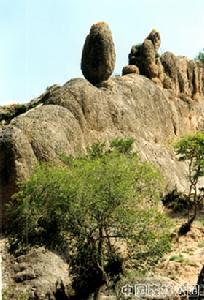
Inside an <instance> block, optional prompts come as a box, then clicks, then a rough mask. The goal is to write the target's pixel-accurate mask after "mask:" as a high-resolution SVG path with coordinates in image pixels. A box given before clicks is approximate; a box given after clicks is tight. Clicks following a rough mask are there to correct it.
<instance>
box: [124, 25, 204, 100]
mask: <svg viewBox="0 0 204 300" xmlns="http://www.w3.org/2000/svg"><path fill="white" fill-rule="evenodd" d="M160 44H161V39H160V34H159V32H158V31H156V30H152V31H151V32H150V34H149V35H148V37H147V38H146V39H145V40H144V42H143V43H142V44H138V45H134V46H132V48H131V52H130V54H129V56H128V59H129V65H136V66H137V67H138V68H139V72H140V74H141V75H145V76H146V77H148V78H150V79H151V80H152V81H153V82H154V83H156V84H158V85H160V86H162V87H164V88H165V89H171V90H172V91H173V93H174V94H175V95H176V96H178V97H182V96H183V95H184V96H187V97H191V98H193V99H198V98H199V97H204V66H203V65H202V64H201V63H200V62H198V61H195V60H189V59H187V57H184V56H175V55H174V54H173V53H171V52H165V53H164V54H162V55H161V56H160V55H159V53H158V50H159V47H160Z"/></svg>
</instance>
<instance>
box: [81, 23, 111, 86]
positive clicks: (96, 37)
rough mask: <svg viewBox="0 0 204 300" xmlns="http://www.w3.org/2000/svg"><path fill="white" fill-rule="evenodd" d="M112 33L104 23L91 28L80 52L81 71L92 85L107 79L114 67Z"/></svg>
mask: <svg viewBox="0 0 204 300" xmlns="http://www.w3.org/2000/svg"><path fill="white" fill-rule="evenodd" d="M115 59H116V55H115V46H114V43H113V39H112V33H111V31H110V29H109V27H108V25H107V24H106V23H104V22H100V23H96V24H94V25H92V26H91V29H90V33H89V35H88V36H87V37H86V40H85V44H84V47H83V51H82V59H81V70H82V73H83V75H84V77H85V78H86V79H87V80H88V81H89V82H90V83H92V84H93V85H96V84H99V83H101V82H103V81H106V80H108V79H109V77H110V76H111V75H112V72H113V70H114V67H115Z"/></svg>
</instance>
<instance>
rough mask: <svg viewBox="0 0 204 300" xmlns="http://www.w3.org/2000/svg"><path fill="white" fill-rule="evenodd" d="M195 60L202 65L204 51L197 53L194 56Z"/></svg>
mask: <svg viewBox="0 0 204 300" xmlns="http://www.w3.org/2000/svg"><path fill="white" fill-rule="evenodd" d="M196 60H198V61H200V62H201V63H202V64H204V49H203V50H202V51H200V52H199V53H198V55H197V56H196Z"/></svg>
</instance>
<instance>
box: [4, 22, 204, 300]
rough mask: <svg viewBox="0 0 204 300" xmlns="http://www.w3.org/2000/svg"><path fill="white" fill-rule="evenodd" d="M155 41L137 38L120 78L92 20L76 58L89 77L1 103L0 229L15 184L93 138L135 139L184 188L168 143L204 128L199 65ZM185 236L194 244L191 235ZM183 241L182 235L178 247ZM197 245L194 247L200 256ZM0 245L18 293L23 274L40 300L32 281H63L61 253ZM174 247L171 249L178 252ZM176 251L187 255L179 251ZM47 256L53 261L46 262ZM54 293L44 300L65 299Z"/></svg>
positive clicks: (174, 185)
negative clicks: (19, 251)
mask: <svg viewBox="0 0 204 300" xmlns="http://www.w3.org/2000/svg"><path fill="white" fill-rule="evenodd" d="M98 44H100V47H97V45H98ZM159 46H160V35H159V33H158V32H157V31H155V30H153V31H152V32H151V33H150V34H149V35H148V37H147V38H146V39H145V40H144V42H143V43H142V44H138V45H134V46H133V47H132V48H131V52H130V54H129V62H128V63H129V64H128V65H127V66H125V67H124V68H123V74H124V76H116V77H112V78H109V76H110V75H111V73H112V71H113V68H114V65H115V48H114V43H113V41H112V36H111V32H110V31H109V28H108V27H107V24H105V23H103V22H102V23H97V24H95V25H93V26H92V28H91V30H90V34H89V35H88V36H87V38H86V42H85V45H84V48H83V53H82V62H81V68H82V71H83V74H84V76H85V77H86V78H87V79H88V80H89V81H90V82H91V83H90V82H89V81H88V80H87V79H72V80H70V81H68V82H67V83H65V84H64V85H63V86H58V85H53V86H52V87H50V88H48V89H47V90H46V92H45V93H44V94H43V95H41V96H39V97H38V98H37V99H34V100H32V101H31V102H30V103H28V104H24V105H12V106H7V107H0V122H1V126H0V204H1V205H0V218H1V222H0V224H1V230H2V229H4V228H5V227H6V215H5V205H6V203H7V202H8V201H9V200H10V198H11V195H12V194H13V193H14V192H15V191H17V182H18V181H19V180H21V179H24V178H27V177H28V176H29V175H30V174H31V172H32V169H33V168H34V166H35V165H36V163H37V162H49V161H55V162H58V163H61V161H60V155H62V154H66V155H70V154H71V155H76V154H78V153H80V152H86V149H87V147H89V146H90V145H92V144H93V143H94V142H98V141H100V142H105V143H107V144H108V143H109V142H110V141H111V140H112V139H113V138H116V137H132V138H133V139H134V141H135V142H134V147H135V150H137V151H138V153H139V154H140V156H141V157H142V159H143V160H147V161H150V162H152V163H154V164H156V165H157V166H158V167H159V168H160V169H161V172H162V174H163V175H164V177H165V179H166V192H171V191H172V190H174V189H178V190H179V191H185V190H187V187H188V183H187V179H186V177H185V174H186V171H187V166H186V165H185V163H183V162H178V160H177V158H176V157H175V153H174V152H173V148H172V143H173V141H174V140H175V139H177V138H178V137H180V136H182V135H183V134H186V133H189V132H193V131H196V130H204V68H203V66H202V65H200V63H199V62H195V61H192V60H188V59H187V58H185V57H176V56H175V55H173V54H172V53H169V52H167V53H164V54H163V55H162V56H161V57H160V56H159V54H158V49H159ZM104 49H105V50H104ZM101 51H102V52H103V53H99V52H101ZM100 54H101V55H102V56H100ZM100 57H102V58H103V59H100ZM93 58H94V64H93ZM104 66H105V67H104ZM96 75H98V77H97V78H95V77H96ZM96 79H97V80H96ZM104 80H106V81H104ZM195 232H199V237H200V239H199V241H197V242H198V243H201V242H202V239H203V234H204V233H203V230H202V228H201V229H200V228H199V229H197V231H196V230H195ZM187 239H188V240H187V242H189V241H190V242H192V236H188V237H187ZM185 241H186V240H185V238H184V239H183V244H184V248H185ZM198 243H197V244H198ZM2 244H3V246H2ZM197 244H196V245H195V244H194V246H195V247H194V248H195V249H194V250H195V251H194V252H195V253H196V254H197V255H200V252H199V251H197V250H196V249H197V248H198V245H197ZM0 247H1V249H0V250H1V251H0V252H5V255H4V257H5V263H4V266H6V267H8V272H7V271H4V280H5V282H7V286H12V285H15V286H16V284H19V283H20V292H21V291H23V282H24V281H25V280H27V283H26V286H27V289H28V290H31V292H32V293H31V294H32V297H31V298H29V299H41V298H36V297H37V296H36V297H35V291H36V290H35V288H36V286H38V295H40V294H41V292H42V290H43V293H44V294H46V293H47V292H48V291H49V292H50V294H52V295H55V294H56V293H57V292H59V290H60V291H61V292H62V290H63V287H62V286H60V288H57V287H56V280H57V277H56V274H57V275H60V276H59V277H60V278H61V277H62V278H61V279H62V280H63V281H66V279H65V277H66V276H67V278H68V275H67V274H68V273H67V272H68V271H67V268H68V266H67V264H66V263H65V262H64V260H63V259H62V258H60V257H59V256H57V255H55V254H54V253H51V252H49V251H48V250H46V249H44V248H40V249H37V250H36V249H31V252H30V253H29V254H28V255H27V256H23V257H21V258H20V261H18V260H15V259H14V258H13V257H10V256H9V255H7V253H6V250H5V249H6V247H5V240H3V242H2V243H1V244H0ZM176 247H177V245H175V249H176V250H175V251H177V250H178V251H179V249H178V248H176ZM181 252H182V255H183V254H185V252H184V251H183V249H182V251H181ZM171 255H173V253H171ZM36 257H37V258H36ZM179 257H180V256H179ZM202 257H203V251H202ZM169 258H170V257H167V258H166V261H164V265H163V267H162V266H159V267H158V270H160V269H159V268H163V269H161V270H160V271H159V272H160V273H161V274H163V275H164V276H168V275H169V274H170V275H171V276H174V277H176V273H178V274H179V272H177V271H178V268H177V265H178V264H177V263H180V262H178V261H176V263H175V261H174V262H172V260H170V259H169ZM187 258H189V257H187ZM190 258H192V257H190ZM194 258H195V257H194V256H193V259H194ZM49 260H50V261H53V262H54V263H53V264H49ZM169 261H170V263H169ZM166 262H167V263H166ZM194 263H195V264H196V263H197V262H194ZM31 264H34V266H35V268H34V269H35V270H34V269H33V268H31ZM41 264H42V265H43V264H44V265H43V268H44V269H46V270H47V271H46V272H45V271H44V270H42V266H40V265H41ZM195 264H194V265H195ZM48 265H49V268H47V267H48ZM169 266H170V268H171V270H169ZM201 266H202V262H201V261H200V260H199V263H197V265H196V267H195V268H194V269H193V272H194V279H195V278H196V277H197V275H198V274H199V270H200V269H201ZM55 268H56V269H55ZM173 268H175V270H174V271H175V272H172V269H173ZM191 269H192V268H191ZM33 270H34V271H33ZM179 270H180V269H179ZM182 270H183V269H182ZM163 271H164V272H163ZM165 272H166V273H165ZM168 272H170V273H168ZM53 274H54V276H52V275H53ZM182 274H183V273H182ZM62 275H63V276H64V277H63V276H62ZM29 276H30V277H29ZM29 278H30V279H29ZM42 278H43V280H45V281H43V282H44V283H45V284H44V287H43V288H42V287H41V281H42ZM185 278H186V277H185ZM61 279H60V280H61ZM29 280H32V284H31V285H29V283H28V281H29ZM177 281H178V280H177ZM33 282H34V285H35V286H34V285H33ZM178 282H179V281H178ZM194 283H195V280H194V282H193V284H194ZM21 284H22V285H21ZM67 284H68V285H69V283H67ZM36 289H37V288H36ZM60 295H61V296H59V297H58V298H57V296H55V297H54V296H53V297H54V298H47V299H67V298H62V294H60ZM60 297H61V298H60ZM42 299H44V298H42ZM104 299H105V298H104ZM107 299H110V298H107Z"/></svg>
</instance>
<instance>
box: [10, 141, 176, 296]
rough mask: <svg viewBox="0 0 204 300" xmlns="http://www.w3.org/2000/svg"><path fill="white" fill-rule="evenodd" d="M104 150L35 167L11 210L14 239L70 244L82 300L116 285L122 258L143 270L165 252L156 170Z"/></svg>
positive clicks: (166, 233) (115, 151)
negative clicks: (105, 286) (59, 163)
mask: <svg viewBox="0 0 204 300" xmlns="http://www.w3.org/2000/svg"><path fill="white" fill-rule="evenodd" d="M120 144H121V142H120ZM124 144H126V143H124ZM129 147H130V146H129ZM101 148H102V149H103V145H98V146H96V145H94V146H93V147H92V150H90V151H88V155H87V156H83V157H80V158H75V159H74V158H70V159H69V160H67V162H68V165H67V166H65V167H63V168H62V167H60V168H59V167H53V166H49V165H43V166H40V167H38V168H37V169H36V171H35V172H34V174H33V175H32V176H31V177H30V178H29V179H28V180H27V181H25V182H23V183H21V184H20V192H19V193H18V194H17V195H16V196H15V198H14V199H13V201H12V202H11V204H10V207H9V212H10V217H11V221H12V222H11V233H12V234H13V235H14V236H15V238H17V240H18V241H19V240H20V241H24V242H27V243H30V244H33V243H34V244H36V243H37V244H39V243H42V244H46V245H49V246H50V245H51V244H52V245H53V246H58V247H59V246H60V248H61V249H63V245H64V244H68V245H69V259H70V266H71V270H72V273H73V274H74V283H73V286H74V288H75V290H76V291H78V298H80V299H86V298H87V297H88V295H89V294H90V293H94V292H95V299H97V295H98V293H99V290H100V288H101V286H102V285H103V284H106V283H107V282H108V281H109V280H110V279H111V280H112V282H113V283H114V282H116V281H117V280H118V278H119V274H120V273H121V272H123V270H124V266H125V260H126V259H128V260H129V261H131V263H132V266H135V267H137V268H142V269H144V268H147V267H148V266H151V265H154V264H155V263H156V262H157V260H158V259H159V258H160V257H161V256H162V255H163V254H164V253H165V252H166V251H168V250H169V248H170V240H169V221H168V219H167V217H166V216H165V215H164V214H163V213H162V212H161V210H159V205H160V204H159V200H160V195H161V192H162V190H163V186H162V178H161V175H160V174H159V172H158V171H157V170H156V169H155V168H154V167H153V166H152V165H150V164H148V163H142V162H141V161H140V159H139V157H138V156H137V155H136V154H135V153H130V152H129V151H125V153H126V152H128V154H124V151H123V147H122V148H121V147H119V150H118V149H115V146H114V149H112V150H111V151H110V150H109V151H105V150H102V149H101ZM116 148H117V147H116ZM125 149H126V147H125ZM93 153H94V155H93ZM25 224H26V226H25ZM121 249H122V250H121ZM82 291H83V294H82ZM85 291H86V292H85Z"/></svg>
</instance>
